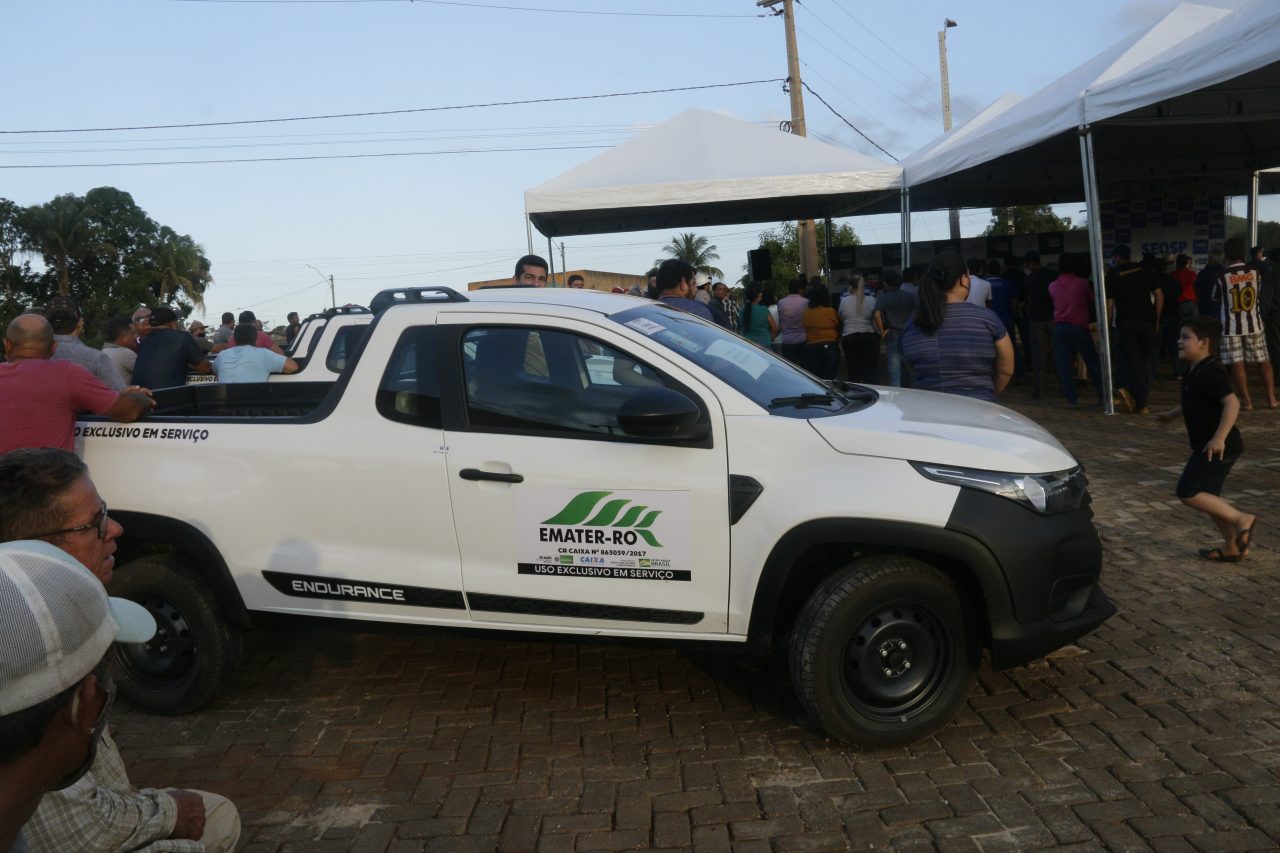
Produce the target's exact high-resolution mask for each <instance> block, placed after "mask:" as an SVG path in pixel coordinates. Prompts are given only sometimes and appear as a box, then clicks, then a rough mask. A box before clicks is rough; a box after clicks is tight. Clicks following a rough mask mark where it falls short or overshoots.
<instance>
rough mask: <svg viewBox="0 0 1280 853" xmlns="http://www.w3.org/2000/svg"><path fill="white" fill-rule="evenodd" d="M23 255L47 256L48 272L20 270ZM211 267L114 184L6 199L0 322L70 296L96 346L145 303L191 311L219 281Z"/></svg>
mask: <svg viewBox="0 0 1280 853" xmlns="http://www.w3.org/2000/svg"><path fill="white" fill-rule="evenodd" d="M15 209H16V210H17V211H18V212H17V213H16V214H15V213H14V212H13V211H14V210H15ZM15 243H16V248H14V245H15ZM23 252H29V253H32V254H34V255H38V256H39V257H40V258H41V259H43V261H44V271H43V272H38V271H33V270H32V269H31V265H30V264H28V263H23V264H22V265H21V266H18V265H17V264H16V262H15V257H16V256H17V255H19V254H21V253H23ZM210 270H211V264H210V262H209V259H208V258H207V257H205V255H204V250H203V249H201V248H200V245H199V244H198V243H196V241H195V240H194V239H192V238H191V237H190V236H187V235H185V234H179V233H177V232H176V231H174V230H173V229H172V228H169V227H167V226H162V225H160V223H158V222H156V221H155V220H154V219H152V218H151V217H150V216H148V215H147V212H146V211H145V210H143V209H142V208H140V207H138V205H137V204H136V203H135V202H134V200H133V196H131V195H130V194H129V193H127V192H124V191H123V190H119V189H116V188H115V187H97V188H95V189H92V190H89V192H87V193H86V194H85V195H84V196H83V197H81V196H76V195H62V196H58V197H57V198H55V199H53V200H52V201H50V202H48V203H46V204H39V205H33V206H31V207H28V208H19V207H18V206H17V205H15V204H13V202H9V201H7V200H5V199H0V275H2V276H3V278H4V284H5V289H4V290H0V295H2V296H3V299H0V322H5V321H7V320H8V318H11V317H12V316H14V315H15V314H17V313H19V312H20V311H22V310H23V309H24V308H25V307H28V306H32V305H44V304H45V303H46V302H47V301H48V300H49V297H50V296H52V295H53V294H55V293H64V294H69V295H71V296H74V297H75V298H76V299H77V300H78V301H79V303H80V310H81V311H82V312H83V313H84V315H85V328H86V330H87V333H86V335H85V340H86V342H89V343H91V344H93V343H97V342H99V337H98V336H99V335H101V333H102V331H103V329H104V328H105V326H106V322H107V321H108V320H109V319H110V318H111V317H114V316H117V315H121V314H130V313H132V312H133V311H134V310H135V309H136V308H138V306H140V305H151V304H155V302H156V301H157V300H163V301H165V302H169V303H171V304H173V305H174V307H175V309H176V310H177V311H178V312H179V314H181V315H183V316H186V315H188V314H190V312H191V309H192V307H193V306H195V305H200V304H202V303H203V299H204V293H205V290H206V288H207V287H208V286H209V285H210V284H212V283H213V278H212V275H211V273H210Z"/></svg>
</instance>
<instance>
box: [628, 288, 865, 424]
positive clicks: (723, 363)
mask: <svg viewBox="0 0 1280 853" xmlns="http://www.w3.org/2000/svg"><path fill="white" fill-rule="evenodd" d="M609 319H611V320H613V321H614V322H615V323H619V324H621V325H623V326H626V327H627V328H629V329H633V330H635V331H637V332H639V333H640V334H642V335H644V336H645V337H647V338H649V339H650V340H651V341H654V342H655V343H658V344H661V345H662V346H663V347H666V348H667V349H669V350H671V351H672V352H674V353H676V354H678V355H680V356H682V357H684V358H686V359H688V360H689V361H692V362H693V363H694V364H696V365H698V366H699V367H701V368H702V369H704V370H706V371H707V372H708V373H711V374H713V375H714V376H715V377H716V378H717V379H720V380H721V381H723V382H725V383H727V384H728V385H730V386H731V387H732V388H733V389H734V390H735V391H738V392H740V393H742V394H744V395H746V396H747V397H750V398H751V400H752V401H753V402H755V403H757V404H758V405H760V406H762V407H763V408H765V409H768V410H769V412H770V413H772V414H777V415H784V416H786V417H795V418H813V417H821V416H823V415H829V414H834V413H836V412H844V411H848V410H849V408H850V407H861V406H866V405H869V404H871V403H872V402H874V401H875V400H876V394H875V392H874V391H871V390H870V389H867V388H863V387H861V386H856V385H847V384H845V383H836V386H835V387H834V388H833V387H832V386H831V385H828V384H826V383H825V382H823V381H821V380H820V379H817V378H815V377H813V376H811V375H810V374H808V373H805V372H804V371H803V370H801V369H800V368H798V367H796V366H795V365H794V364H792V363H791V362H789V361H787V360H786V359H784V358H782V357H780V356H779V355H777V354H776V353H774V352H773V351H772V350H768V349H765V348H764V347H761V346H758V345H757V344H755V343H753V342H751V341H749V340H747V339H746V338H743V337H739V336H738V335H735V334H734V333H733V332H730V331H727V330H726V329H722V328H720V327H719V326H717V325H714V324H712V323H707V322H705V321H703V320H701V319H699V318H697V317H695V316H693V315H692V314H688V313H686V312H684V311H679V310H677V309H675V308H671V307H670V306H667V305H663V304H661V303H653V304H650V305H643V306H641V307H639V308H632V309H631V310H629V311H623V312H621V313H619V314H614V315H612V316H611V317H610V318H609Z"/></svg>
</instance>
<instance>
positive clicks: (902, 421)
mask: <svg viewBox="0 0 1280 853" xmlns="http://www.w3.org/2000/svg"><path fill="white" fill-rule="evenodd" d="M876 391H877V392H878V393H879V394H880V399H879V400H877V401H876V402H875V403H873V404H872V405H870V406H868V407H867V408H865V409H862V410H861V411H857V412H850V413H848V414H842V415H834V416H832V417H827V418H814V419H813V420H811V421H809V423H810V424H811V425H812V426H813V428H814V429H815V430H816V431H817V433H818V435H820V436H822V438H823V439H825V440H826V442H827V443H828V444H830V445H831V447H832V448H834V449H835V450H836V451H838V452H840V453H848V454H852V455H861V456H878V457H887V458H892V459H907V460H910V461H914V462H935V463H939V464H943V465H957V466H963V467H966V468H982V469H985V470H988V471H1008V472H1011V473H1015V474H1044V473H1049V472H1052V471H1063V470H1065V469H1068V468H1073V467H1075V465H1076V464H1077V462H1076V460H1075V457H1073V456H1072V455H1071V454H1070V453H1068V452H1067V449H1066V448H1065V447H1063V446H1062V445H1061V444H1060V443H1059V442H1058V440H1057V439H1056V438H1054V437H1053V436H1052V435H1050V434H1049V433H1048V431H1046V430H1045V429H1044V427H1042V426H1040V425H1039V424H1037V423H1036V422H1035V421H1033V420H1031V419H1030V418H1027V417H1024V416H1022V415H1020V414H1018V413H1017V412H1014V411H1011V410H1009V409H1006V408H1005V407H1004V406H999V405H996V404H995V403H985V402H983V401H981V400H971V399H969V398H967V397H958V396H956V395H954V394H939V393H936V392H933V391H913V390H908V389H902V388H881V387H877V388H876Z"/></svg>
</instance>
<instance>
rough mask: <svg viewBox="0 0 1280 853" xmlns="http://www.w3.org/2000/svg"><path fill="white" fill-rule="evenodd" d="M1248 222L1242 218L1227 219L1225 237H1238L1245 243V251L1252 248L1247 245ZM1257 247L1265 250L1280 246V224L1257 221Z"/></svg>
mask: <svg viewBox="0 0 1280 853" xmlns="http://www.w3.org/2000/svg"><path fill="white" fill-rule="evenodd" d="M1248 231H1249V220H1247V219H1245V218H1244V217H1243V216H1228V217H1227V236H1228V237H1239V238H1240V239H1241V240H1244V242H1245V249H1250V248H1252V247H1251V246H1249V245H1248V243H1249V238H1248ZM1257 245H1259V246H1262V247H1263V248H1265V249H1273V248H1275V247H1276V246H1280V222H1268V221H1266V220H1263V219H1260V220H1258V242H1257Z"/></svg>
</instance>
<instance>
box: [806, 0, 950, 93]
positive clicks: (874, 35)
mask: <svg viewBox="0 0 1280 853" xmlns="http://www.w3.org/2000/svg"><path fill="white" fill-rule="evenodd" d="M831 3H832V4H833V5H834V6H835V7H836V8H837V9H839V10H840V11H841V12H844V13H845V14H846V15H848V16H849V17H850V18H852V19H853V22H854V23H855V24H857V25H858V26H860V27H862V28H863V29H864V30H866V31H867V32H868V33H870V34H871V37H872V38H873V39H875V40H876V41H878V42H880V43H881V44H882V45H884V46H885V47H887V48H889V50H890V51H892V53H893V55H894V56H896V57H898V58H899V59H901V60H902V61H903V62H905V63H907V65H909V66H911V67H912V68H914V69H915V70H916V73H917V74H919V75H920V76H921V77H923V78H924V79H926V80H928V81H929V82H930V83H932V84H934V85H935V86H939V85H941V84H940V83H939V82H938V81H937V79H936V78H934V77H931V76H930V75H929V74H928V72H926V71H922V70H921V69H920V66H918V65H916V64H915V63H914V62H912V61H911V60H910V59H907V58H906V57H905V56H903V55H902V54H901V53H898V51H897V50H896V49H895V48H894V46H893V45H891V44H889V43H888V42H887V41H885V40H884V39H882V38H880V36H879V35H878V34H877V33H876V31H875V30H873V29H871V27H868V26H867V25H866V24H864V23H862V21H860V20H859V19H858V17H857V16H856V15H854V14H853V13H852V12H850V11H849V10H848V9H846V8H845V7H844V6H842V5H841V4H840V0H831Z"/></svg>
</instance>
